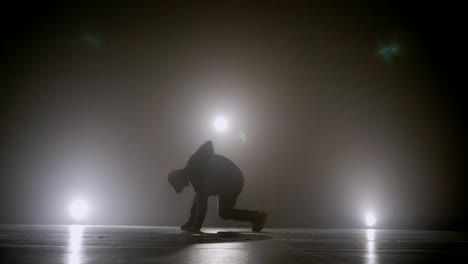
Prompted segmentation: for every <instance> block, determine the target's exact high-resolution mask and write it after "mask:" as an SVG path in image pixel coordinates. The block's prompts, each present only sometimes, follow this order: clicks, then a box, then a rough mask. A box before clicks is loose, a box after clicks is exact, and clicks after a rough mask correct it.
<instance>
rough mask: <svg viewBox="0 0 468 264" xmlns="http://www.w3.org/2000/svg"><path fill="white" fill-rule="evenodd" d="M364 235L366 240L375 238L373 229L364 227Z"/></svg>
mask: <svg viewBox="0 0 468 264" xmlns="http://www.w3.org/2000/svg"><path fill="white" fill-rule="evenodd" d="M366 235H367V240H368V241H374V240H375V229H366Z"/></svg>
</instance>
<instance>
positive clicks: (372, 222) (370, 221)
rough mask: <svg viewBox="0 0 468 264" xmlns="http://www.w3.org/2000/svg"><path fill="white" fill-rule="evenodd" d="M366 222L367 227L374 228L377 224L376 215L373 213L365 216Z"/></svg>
mask: <svg viewBox="0 0 468 264" xmlns="http://www.w3.org/2000/svg"><path fill="white" fill-rule="evenodd" d="M364 220H365V222H366V225H367V226H369V227H372V226H374V225H375V223H376V222H377V219H376V218H375V215H374V214H372V213H367V214H366V215H365V216H364Z"/></svg>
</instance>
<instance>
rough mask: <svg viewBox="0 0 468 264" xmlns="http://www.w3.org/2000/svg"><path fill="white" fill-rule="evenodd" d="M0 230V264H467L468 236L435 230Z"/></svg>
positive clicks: (81, 228) (78, 228)
mask: <svg viewBox="0 0 468 264" xmlns="http://www.w3.org/2000/svg"><path fill="white" fill-rule="evenodd" d="M203 231H204V233H185V232H180V231H179V230H178V228H173V227H123V226H122V227H120V226H0V263H70V264H79V263H83V264H84V263H133V264H136V263H190V264H194V263H208V264H209V263H217V264H229V263H236V264H237V263H268V264H275V263H295V264H298V263H369V264H376V263H394V264H397V263H468V234H467V233H460V232H435V231H390V230H322V229H266V230H265V231H264V232H262V233H251V232H249V230H247V229H231V228H229V229H215V228H206V229H203Z"/></svg>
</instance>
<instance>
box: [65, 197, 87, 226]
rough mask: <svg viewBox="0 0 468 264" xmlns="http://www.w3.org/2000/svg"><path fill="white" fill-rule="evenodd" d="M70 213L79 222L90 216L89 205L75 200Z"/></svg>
mask: <svg viewBox="0 0 468 264" xmlns="http://www.w3.org/2000/svg"><path fill="white" fill-rule="evenodd" d="M69 212H70V216H71V217H73V219H75V220H77V221H79V220H81V219H83V218H84V217H86V215H88V212H89V206H88V203H87V202H86V201H84V200H81V199H78V200H75V201H73V202H72V203H71V204H70V208H69Z"/></svg>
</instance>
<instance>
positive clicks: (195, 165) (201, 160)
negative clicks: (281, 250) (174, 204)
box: [168, 141, 267, 232]
mask: <svg viewBox="0 0 468 264" xmlns="http://www.w3.org/2000/svg"><path fill="white" fill-rule="evenodd" d="M168 180H169V183H170V184H171V185H172V187H174V189H175V191H176V192H177V193H180V192H182V190H183V189H184V188H185V187H188V186H189V183H191V184H192V186H193V189H194V190H195V197H194V198H193V204H192V209H191V210H190V217H189V220H188V221H187V223H185V224H184V225H183V226H181V229H182V230H185V231H199V230H200V229H201V227H202V225H203V221H204V220H205V216H206V210H207V203H208V196H219V200H218V213H219V216H220V217H221V218H223V219H225V220H228V219H232V220H235V221H241V222H250V223H252V231H254V232H260V231H261V230H262V229H263V226H264V225H265V222H266V218H267V214H266V213H265V212H263V211H250V210H244V209H236V208H234V206H235V205H236V201H237V197H238V196H239V194H240V192H241V191H242V187H243V186H244V176H243V174H242V171H241V170H240V169H239V167H237V166H236V164H234V162H232V161H231V160H229V159H227V158H226V157H223V156H221V155H218V154H215V153H214V150H213V144H212V142H211V141H207V142H205V143H204V144H203V145H201V146H200V147H199V148H198V150H197V151H196V152H195V153H194V154H193V155H192V156H191V157H190V159H189V161H188V162H187V165H186V166H185V168H183V169H177V170H173V171H171V172H170V173H169V175H168Z"/></svg>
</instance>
